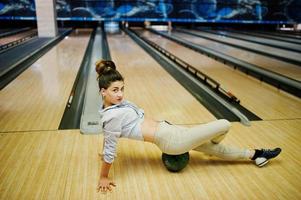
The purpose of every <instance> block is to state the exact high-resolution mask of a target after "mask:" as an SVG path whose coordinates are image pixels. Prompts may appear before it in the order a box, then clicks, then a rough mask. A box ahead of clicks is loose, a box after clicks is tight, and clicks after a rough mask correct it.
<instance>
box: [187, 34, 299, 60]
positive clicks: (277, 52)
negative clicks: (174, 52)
mask: <svg viewBox="0 0 301 200" xmlns="http://www.w3.org/2000/svg"><path fill="white" fill-rule="evenodd" d="M189 32H191V33H200V32H199V31H195V30H189ZM202 35H203V36H206V37H209V38H213V39H218V40H219V41H223V42H228V43H231V44H238V45H241V46H243V47H248V48H252V49H254V50H259V51H263V52H269V53H272V54H275V55H277V56H285V57H287V58H290V59H293V60H296V61H301V57H300V53H297V52H292V51H286V50H283V49H278V48H274V47H269V46H266V45H262V44H256V43H253V42H247V41H242V40H237V39H234V38H228V37H223V36H216V35H213V34H210V33H205V32H202Z"/></svg>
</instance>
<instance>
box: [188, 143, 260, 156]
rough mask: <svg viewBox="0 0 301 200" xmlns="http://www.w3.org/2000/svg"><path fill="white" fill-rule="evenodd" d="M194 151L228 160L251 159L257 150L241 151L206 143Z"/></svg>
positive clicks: (222, 145)
mask: <svg viewBox="0 0 301 200" xmlns="http://www.w3.org/2000/svg"><path fill="white" fill-rule="evenodd" d="M193 150H195V151H199V152H203V153H206V154H208V155H213V156H216V157H219V158H222V159H227V160H239V159H251V158H252V157H253V156H254V153H255V150H250V149H241V148H237V147H233V146H226V145H224V144H214V143H212V142H211V141H209V142H206V143H204V144H202V145H200V146H198V147H196V148H194V149H193Z"/></svg>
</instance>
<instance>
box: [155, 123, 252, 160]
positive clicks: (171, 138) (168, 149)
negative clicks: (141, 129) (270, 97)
mask: <svg viewBox="0 0 301 200" xmlns="http://www.w3.org/2000/svg"><path fill="white" fill-rule="evenodd" d="M230 126H231V123H230V122H229V121H227V120H224V119H221V120H217V121H213V122H209V123H207V124H202V125H198V126H195V127H192V128H186V127H181V126H176V125H171V124H169V123H168V122H166V121H163V122H161V123H160V124H159V128H158V131H157V132H156V133H155V142H154V143H155V144H156V145H157V146H158V147H159V148H160V149H161V151H162V152H164V153H166V154H171V155H177V154H182V153H185V152H188V151H190V150H196V151H200V152H204V153H206V154H209V155H214V156H217V157H219V158H223V159H230V160H237V159H248V158H249V156H250V151H249V150H248V149H239V148H236V147H230V146H226V145H223V144H220V142H221V141H222V140H223V139H224V138H225V136H226V134H227V132H228V130H229V128H230Z"/></svg>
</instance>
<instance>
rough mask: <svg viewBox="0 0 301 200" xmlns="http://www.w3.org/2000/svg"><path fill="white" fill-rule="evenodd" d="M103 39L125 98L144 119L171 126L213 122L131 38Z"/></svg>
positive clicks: (120, 35) (206, 111)
mask: <svg viewBox="0 0 301 200" xmlns="http://www.w3.org/2000/svg"><path fill="white" fill-rule="evenodd" d="M107 38H108V43H109V48H110V52H111V56H112V60H113V61H114V62H115V63H116V65H117V69H119V71H120V72H121V73H122V74H123V76H124V77H125V97H126V99H128V100H129V101H132V102H134V103H136V104H137V105H138V106H141V107H142V108H143V109H144V111H145V114H146V116H149V117H151V118H154V119H156V120H164V119H166V120H168V121H170V122H171V123H175V124H194V123H202V122H208V121H212V120H214V119H215V117H214V116H213V115H212V114H211V113H210V112H209V111H208V110H207V109H206V108H204V107H203V106H202V105H201V104H200V103H199V102H198V101H197V100H196V99H195V98H194V97H193V96H192V95H191V94H190V93H189V92H188V91H187V90H186V89H185V88H184V87H182V86H181V85H180V84H179V83H178V82H177V81H176V80H175V79H173V78H172V77H171V76H170V75H169V74H168V73H167V72H166V71H165V70H164V69H163V68H162V67H161V66H160V65H159V64H158V63H157V62H156V61H155V60H154V59H153V58H152V57H150V56H149V55H148V54H147V53H146V52H145V51H144V50H143V49H142V48H140V47H139V46H138V45H137V44H135V43H134V41H133V40H132V39H131V38H129V37H128V36H127V35H125V34H119V35H108V37H107Z"/></svg>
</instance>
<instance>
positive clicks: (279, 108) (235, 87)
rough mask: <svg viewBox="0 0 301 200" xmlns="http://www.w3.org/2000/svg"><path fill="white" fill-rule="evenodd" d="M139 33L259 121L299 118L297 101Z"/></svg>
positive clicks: (201, 56) (144, 33)
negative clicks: (215, 84)
mask: <svg viewBox="0 0 301 200" xmlns="http://www.w3.org/2000/svg"><path fill="white" fill-rule="evenodd" d="M140 33H143V35H144V36H145V37H147V38H148V39H150V40H151V41H153V42H155V43H157V44H158V45H160V46H162V47H163V48H164V49H166V50H168V51H170V52H171V53H172V54H174V55H176V56H178V57H180V58H181V59H183V60H184V61H186V62H187V63H189V64H191V65H193V66H194V67H196V68H198V69H199V70H200V71H202V72H204V73H205V74H207V75H209V76H210V77H212V78H213V79H215V80H216V81H218V82H219V83H221V85H222V87H223V88H226V89H227V90H229V91H231V92H232V93H233V94H234V95H236V96H237V97H238V98H239V99H240V100H241V105H243V106H244V107H246V108H247V109H249V110H250V111H252V112H254V113H255V114H257V115H258V116H259V117H261V118H262V119H265V120H272V119H294V118H300V117H301V100H300V99H298V98H295V97H293V96H291V95H289V94H287V93H285V92H283V91H278V90H277V89H276V88H274V87H272V86H270V85H267V84H265V83H262V82H260V81H258V80H257V79H255V78H252V77H250V76H247V75H246V74H244V73H241V72H240V71H238V70H234V69H233V68H231V67H228V66H226V65H224V64H222V63H220V62H217V61H215V60H214V59H211V58H209V57H207V56H205V55H202V54H200V53H197V52H196V51H193V50H191V49H188V48H186V47H183V46H180V45H179V44H177V43H175V42H172V41H170V40H168V39H165V38H163V37H161V36H158V35H155V34H153V33H150V32H140ZM188 39H189V38H188Z"/></svg>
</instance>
